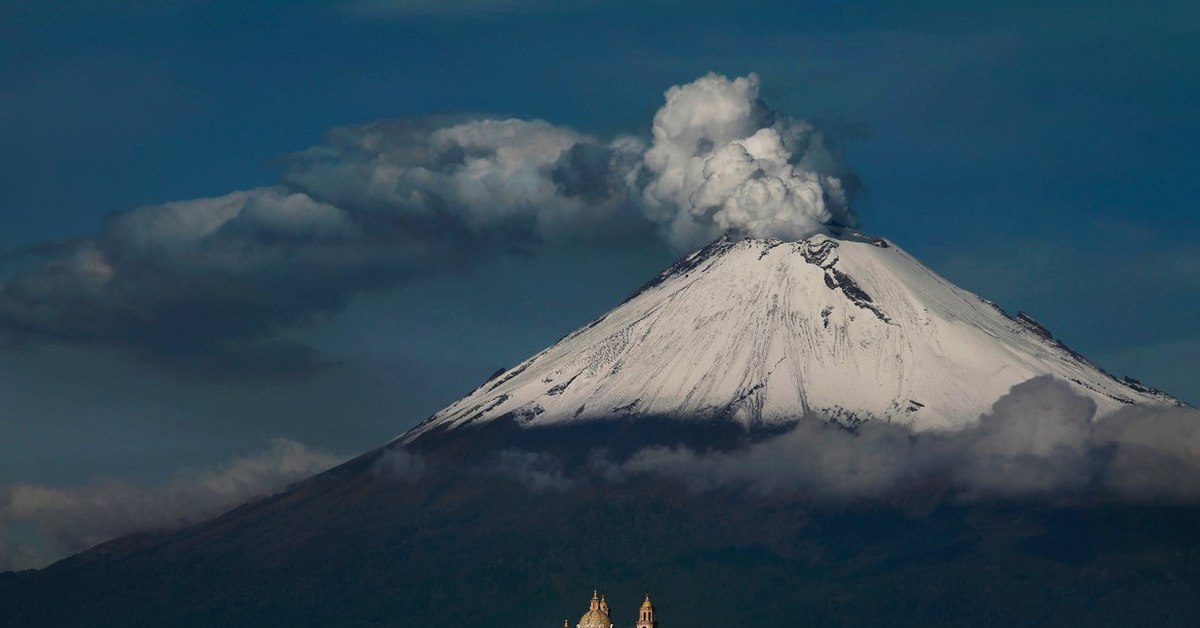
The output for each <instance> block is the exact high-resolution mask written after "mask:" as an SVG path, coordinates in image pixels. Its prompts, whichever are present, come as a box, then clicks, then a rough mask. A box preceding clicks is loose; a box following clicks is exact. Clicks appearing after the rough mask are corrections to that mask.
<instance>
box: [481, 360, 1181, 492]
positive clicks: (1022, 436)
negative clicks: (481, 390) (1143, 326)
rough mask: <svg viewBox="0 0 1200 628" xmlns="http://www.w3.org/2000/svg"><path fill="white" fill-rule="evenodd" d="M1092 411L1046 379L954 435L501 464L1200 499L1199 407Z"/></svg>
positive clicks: (704, 483) (533, 474)
mask: <svg viewBox="0 0 1200 628" xmlns="http://www.w3.org/2000/svg"><path fill="white" fill-rule="evenodd" d="M1095 410H1096V407H1095V404H1094V403H1093V402H1092V401H1091V400H1090V399H1087V398H1085V397H1082V396H1080V395H1078V394H1076V393H1075V392H1074V391H1072V390H1071V388H1070V386H1068V385H1067V384H1066V383H1065V382H1062V381H1059V380H1055V379H1053V378H1051V377H1050V376H1042V377H1037V378H1034V379H1031V380H1029V381H1027V382H1024V383H1021V384H1018V385H1017V386H1014V387H1013V389H1012V390H1011V391H1010V392H1009V393H1008V394H1006V395H1005V396H1004V397H1002V398H1001V399H999V400H998V401H997V402H996V403H995V404H994V406H993V407H992V409H991V411H990V412H988V413H986V414H984V415H983V416H981V417H980V419H979V421H978V422H977V423H976V424H975V425H973V426H971V427H969V428H966V429H962V430H959V431H953V432H941V431H929V432H913V431H911V430H909V429H907V428H905V427H902V426H899V425H894V424H889V423H885V422H868V423H865V424H863V425H860V426H858V427H856V428H855V429H853V430H850V429H846V428H843V427H840V426H838V425H835V424H831V423H827V422H824V421H820V420H816V419H807V420H802V421H800V422H799V423H798V424H797V425H796V426H795V427H794V428H793V429H791V430H790V431H788V432H787V433H785V434H782V435H780V436H777V437H774V438H771V439H769V440H767V441H764V442H761V443H758V444H755V445H752V446H750V447H747V448H744V449H741V450H738V451H734V452H721V453H700V452H697V451H694V450H692V449H689V448H685V447H652V448H647V449H643V450H640V451H638V452H636V453H634V454H633V455H632V456H630V457H629V458H628V459H625V460H621V461H614V460H611V459H608V458H606V457H605V456H604V454H603V452H595V453H594V454H593V456H592V458H591V459H590V461H589V463H588V465H586V467H585V468H584V469H583V470H582V471H581V472H579V473H577V474H573V475H571V476H564V475H562V473H561V472H560V471H559V470H558V467H557V466H556V463H555V461H554V460H551V459H547V457H546V456H545V455H544V454H536V455H535V454H527V455H525V456H522V455H519V454H518V453H515V452H509V457H508V459H507V460H506V461H503V462H502V463H500V464H498V465H497V467H496V470H498V471H499V472H501V473H505V474H507V475H509V476H510V477H513V478H515V479H517V480H519V481H522V482H524V483H525V484H527V485H528V486H529V487H530V488H537V489H544V488H569V487H571V486H572V485H573V483H578V482H589V483H601V484H604V483H621V482H631V481H639V480H641V479H645V478H648V477H650V478H665V479H668V480H672V481H677V482H680V483H682V484H683V485H685V486H687V487H688V488H689V489H691V490H694V491H709V490H717V489H727V488H736V489H739V490H749V491H751V492H753V493H756V494H761V495H772V494H784V495H790V496H797V497H802V498H813V499H833V500H844V499H871V498H885V497H887V496H889V495H893V494H898V493H900V492H903V491H905V490H909V489H912V488H914V487H918V486H926V487H927V486H939V485H940V486H946V487H948V488H949V489H951V494H953V495H954V496H955V497H956V498H958V499H993V498H1017V499H1058V498H1063V497H1077V496H1084V495H1091V496H1101V497H1108V498H1118V499H1123V500H1129V501H1195V500H1196V499H1197V498H1200V462H1198V461H1200V411H1198V410H1196V409H1193V408H1149V407H1129V408H1126V409H1124V410H1121V411H1119V412H1117V413H1115V414H1112V415H1108V416H1105V417H1102V418H1099V419H1097V418H1095ZM514 461H517V462H521V463H523V464H515V463H514Z"/></svg>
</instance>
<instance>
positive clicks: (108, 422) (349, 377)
mask: <svg viewBox="0 0 1200 628" xmlns="http://www.w3.org/2000/svg"><path fill="white" fill-rule="evenodd" d="M1198 25H1200V9H1197V8H1196V7H1194V6H1189V5H1188V4H1187V3H1178V2H1163V3H1153V2H1151V3H1145V4H1142V5H1138V6H1137V7H1131V6H1128V5H1127V4H1125V3H1116V2H1086V3H1084V2H1078V3H1053V5H1052V6H1051V5H1050V4H1048V3H1018V2H994V3H988V4H986V5H978V6H975V5H972V6H968V5H965V4H963V3H950V2H930V3H888V2H873V3H855V4H850V3H844V2H768V1H762V2H758V1H754V0H747V1H745V2H739V3H734V4H724V3H697V2H675V1H667V0H659V1H653V0H651V1H643V2H636V3H634V2H599V1H594V2H572V3H563V2H521V1H519V0H509V1H488V0H474V1H464V2H458V3H452V2H425V1H421V0H418V1H413V2H402V1H395V2H389V1H386V0H381V1H377V2H369V1H368V2H348V3H316V2H279V3H233V2H206V1H201V0H196V1H181V2H165V3H154V4H147V3H139V2H117V3H104V4H99V3H90V2H61V3H2V4H0V86H2V87H0V147H3V149H4V150H3V151H0V189H3V190H4V191H5V197H4V201H3V202H4V206H3V213H2V214H0V220H2V221H3V222H2V223H0V225H2V228H0V250H4V251H8V252H10V254H9V255H7V256H6V257H5V259H4V265H5V268H4V270H3V271H2V272H3V273H4V276H9V275H10V274H11V273H14V272H17V271H16V269H17V268H18V267H20V266H21V265H22V264H28V263H30V262H29V261H28V260H30V259H40V258H39V257H38V256H40V255H43V253H42V252H43V251H51V252H52V251H55V250H58V249H56V248H55V247H56V246H58V247H60V248H61V247H62V246H66V245H64V244H62V243H64V242H65V243H68V244H69V243H70V242H72V241H76V239H78V238H85V239H86V238H90V237H93V236H94V235H95V234H97V233H98V232H100V231H101V230H103V229H105V224H106V222H105V221H106V220H108V218H107V217H110V216H112V215H114V214H119V213H121V212H126V211H128V210H131V209H133V208H137V207H141V206H148V205H156V204H161V203H166V202H169V201H179V200H187V199H195V198H202V197H216V196H220V195H224V194H227V193H229V192H233V191H235V190H247V189H252V188H259V187H261V186H270V185H274V184H276V183H277V182H279V181H280V180H281V177H287V176H289V172H292V170H289V169H290V168H293V167H294V164H295V162H296V158H295V157H294V156H293V157H289V155H294V154H295V153H297V152H299V151H303V150H305V149H307V148H309V147H312V146H319V145H325V144H328V142H329V141H330V139H329V137H330V136H329V133H330V131H331V130H332V129H337V128H343V127H348V126H354V125H364V124H368V123H372V122H374V121H379V120H389V119H404V120H419V119H426V118H428V117H429V116H456V117H462V118H472V117H478V116H482V115H489V116H515V117H519V118H524V119H542V120H546V121H548V122H549V123H552V124H553V125H558V126H561V127H569V128H571V129H574V130H576V131H578V132H580V133H584V134H588V135H591V136H595V137H601V138H610V137H613V136H615V135H619V134H633V135H637V136H641V137H648V135H649V130H650V125H651V120H652V118H653V116H654V114H655V111H656V110H658V108H659V107H660V106H661V105H662V102H663V92H664V91H665V90H666V89H667V88H669V87H670V86H672V85H679V84H684V83H687V82H689V81H692V80H694V79H696V78H697V77H700V76H702V75H704V74H705V73H706V72H710V71H715V72H719V73H723V74H726V75H728V76H743V75H746V74H748V73H750V72H756V73H758V75H760V76H761V84H762V87H761V97H762V98H763V99H764V100H765V101H767V102H768V103H769V104H770V106H771V107H773V108H774V109H776V110H778V111H780V112H785V113H787V114H791V115H794V116H798V117H803V118H806V119H809V120H812V121H814V122H815V123H816V124H818V125H819V126H820V127H821V128H823V129H826V130H828V132H829V134H830V136H831V137H833V138H835V139H836V140H837V142H838V144H839V145H840V146H841V147H842V148H844V151H845V161H846V163H847V164H848V166H849V167H850V168H851V169H852V170H853V172H854V173H855V175H856V177H857V178H858V179H859V180H860V181H861V182H862V186H863V190H862V192H861V193H860V194H859V196H858V197H857V198H856V200H855V203H854V207H855V210H856V212H857V214H858V216H859V218H860V221H861V225H862V227H863V229H864V230H866V231H869V232H872V233H877V234H880V235H884V236H887V237H889V238H891V239H893V240H895V241H896V242H898V243H899V244H900V245H902V246H904V247H905V248H907V249H908V250H909V251H910V252H912V253H913V254H915V255H916V256H917V257H919V258H920V259H922V260H924V261H925V262H926V263H928V264H929V265H930V266H932V267H933V268H934V269H935V270H937V271H939V272H941V273H943V274H944V275H946V276H947V277H948V278H950V279H951V280H953V281H955V282H957V283H959V284H960V285H962V286H964V287H966V288H968V289H970V290H972V291H974V292H976V293H978V294H980V295H983V296H985V297H988V298H991V299H992V300H995V301H997V302H998V303H1000V304H1001V305H1003V306H1004V307H1005V308H1007V309H1008V310H1009V311H1016V310H1026V311H1028V312H1030V313H1032V314H1033V315H1034V316H1035V317H1036V318H1037V319H1038V320H1040V321H1042V322H1043V323H1045V324H1046V325H1047V326H1048V327H1049V328H1050V329H1052V330H1053V331H1054V332H1055V333H1056V335H1058V336H1059V337H1061V338H1062V339H1064V340H1065V341H1066V342H1067V343H1068V344H1070V345H1071V346H1073V347H1074V348H1076V349H1078V350H1079V351H1081V352H1082V353H1084V354H1085V355H1088V356H1090V357H1092V358H1093V359H1095V360H1096V361H1098V362H1099V363H1100V364H1101V365H1102V366H1104V367H1105V368H1107V369H1109V370H1111V371H1113V372H1115V373H1118V374H1130V375H1133V376H1135V377H1138V378H1140V379H1142V380H1143V381H1145V382H1147V383H1150V384H1152V385H1156V386H1159V387H1161V388H1164V389H1166V390H1167V391H1169V392H1171V393H1174V394H1176V395H1178V396H1180V397H1182V398H1184V399H1186V400H1188V401H1190V402H1192V403H1196V402H1200V377H1197V376H1196V375H1195V370H1194V367H1193V366H1192V364H1193V362H1194V359H1193V357H1192V356H1194V355H1197V354H1198V353H1200V331H1198V330H1197V328H1196V324H1195V318H1196V315H1197V313H1200V244H1197V243H1198V242H1200V212H1198V211H1197V207H1196V201H1195V199H1196V198H1198V196H1200V183H1198V179H1197V177H1195V176H1194V172H1193V171H1194V169H1195V167H1196V166H1197V165H1198V164H1200V159H1198V157H1200V155H1198V151H1200V148H1198V147H1200V121H1198V119H1197V117H1196V115H1195V111H1196V103H1197V102H1198V101H1200V32H1197V31H1198V30H1200V26H1198ZM501 240H502V239H501V238H498V237H497V238H491V239H482V240H480V239H471V240H466V241H458V240H456V241H454V242H453V243H452V244H453V247H459V248H457V249H454V250H455V251H457V254H455V255H450V254H448V253H446V252H445V251H443V254H442V255H441V256H439V257H437V258H436V259H437V261H436V263H424V264H417V265H405V264H400V265H395V266H393V265H392V264H398V263H397V262H396V261H395V260H394V259H393V258H390V257H385V258H381V260H382V261H379V262H377V264H378V265H379V268H381V269H383V270H386V271H388V272H392V273H395V274H396V276H394V277H393V276H389V278H388V280H386V281H382V280H378V278H377V277H374V276H372V277H365V278H364V277H362V276H358V275H355V276H354V277H353V279H354V280H355V281H361V282H362V283H361V287H360V286H359V284H355V286H354V288H353V289H348V290H337V289H333V288H331V287H330V286H332V285H334V283H330V284H328V285H327V284H319V285H317V287H315V288H313V289H314V291H315V292H314V294H315V296H314V299H315V301H316V302H318V303H319V307H317V306H313V307H308V306H307V305H306V306H305V307H306V308H308V309H304V308H301V309H304V311H303V315H297V316H284V317H283V318H279V317H276V318H269V319H264V320H265V321H266V322H265V323H263V324H272V325H274V324H278V323H279V321H281V320H283V321H284V322H285V323H286V324H285V325H283V327H285V328H286V329H283V331H281V332H280V333H279V336H280V338H274V340H280V339H282V340H284V341H286V342H281V343H278V346H276V345H272V347H270V348H271V349H272V350H275V349H278V353H277V354H274V353H273V354H271V355H266V356H265V357H264V356H262V355H258V354H255V355H254V356H250V357H247V356H246V355H244V354H238V355H237V356H235V357H236V358H237V359H232V358H231V356H230V355H227V354H213V355H208V354H204V355H200V354H201V353H202V352H200V351H199V350H198V348H197V346H196V345H197V344H202V343H197V342H193V340H195V338H199V339H201V340H204V341H206V342H207V340H206V339H207V338H208V337H207V336H204V335H203V332H196V333H198V334H199V335H197V336H195V337H194V338H191V339H189V338H188V336H189V335H190V334H191V333H192V332H191V331H189V330H193V329H196V328H197V327H196V326H197V325H198V324H200V323H204V324H213V325H217V324H218V323H221V321H225V322H228V321H227V319H225V318H222V317H221V315H220V312H218V310H219V309H220V307H223V306H222V304H226V303H234V304H237V303H241V302H240V301H219V302H216V303H217V305H213V303H214V302H210V301H205V300H204V299H198V300H197V301H196V302H195V303H193V304H190V305H189V307H191V309H188V310H172V312H173V314H172V315H173V316H178V315H179V312H180V311H183V312H185V314H183V315H182V317H181V318H180V319H179V325H178V326H166V327H163V328H162V329H163V331H162V334H160V335H158V336H155V337H154V338H153V339H150V340H147V339H144V338H138V337H136V336H134V335H131V334H130V333H128V332H127V330H125V328H119V329H118V328H114V327H112V326H105V325H103V324H101V323H103V322H104V321H100V322H99V323H96V325H97V326H96V328H95V330H92V331H87V332H86V333H84V332H83V331H80V332H79V333H78V334H72V333H67V332H63V331H62V330H61V329H60V330H57V331H56V333H55V334H52V335H50V336H49V337H47V336H45V335H43V336H36V335H34V336H28V335H24V334H13V336H12V337H11V338H9V339H7V340H5V346H4V349H3V352H4V353H3V357H0V483H6V482H48V483H67V484H70V483H80V482H87V481H91V480H94V479H95V478H97V477H116V478H120V479H132V480H153V479H155V478H161V477H165V476H166V475H168V474H170V473H172V472H174V471H177V470H178V469H180V468H183V467H187V466H198V465H211V464H214V463H218V462H220V461H222V460H226V459H228V458H229V457H230V456H234V455H242V454H245V453H247V452H250V451H255V450H258V449H260V448H261V447H262V446H263V443H265V442H267V441H268V439H271V438H274V437H280V436H282V437H288V438H292V439H295V440H298V441H301V442H303V443H306V444H307V445H309V446H312V447H315V448H319V449H322V450H326V451H333V452H336V453H343V454H352V453H355V452H358V451H361V450H364V449H367V448H369V447H372V446H374V445H377V444H379V443H380V442H382V441H384V440H386V439H387V438H390V437H392V436H394V435H396V434H398V433H400V432H402V431H403V430H405V429H406V428H407V427H409V426H411V425H412V424H414V423H415V422H417V421H419V420H420V419H422V418H424V417H425V416H426V415H428V414H430V413H431V412H433V411H435V410H437V409H438V408H440V407H441V406H443V405H444V404H446V403H448V402H449V401H451V400H453V399H454V398H456V397H458V396H460V395H461V394H462V393H464V392H466V391H467V390H469V389H470V388H472V387H473V386H474V385H475V384H476V383H477V382H478V381H479V380H481V379H482V378H484V377H486V376H487V375H488V374H490V373H491V372H492V371H494V370H495V369H496V368H498V367H500V366H504V365H511V364H513V363H515V362H516V361H518V360H520V359H522V358H523V357H525V356H527V355H528V354H530V353H533V352H535V351H536V350H538V349H540V348H541V347H543V346H544V345H546V344H548V343H550V342H553V341H554V340H556V339H557V338H559V337H561V336H562V335H563V334H565V333H566V332H568V331H570V330H571V329H573V328H574V327H576V326H578V325H579V324H582V323H584V322H586V321H587V320H589V319H591V318H592V317H594V316H595V315H597V314H599V313H601V312H603V311H605V310H606V309H608V308H609V307H611V305H613V304H615V303H617V302H619V301H620V300H621V299H622V298H623V297H624V296H625V295H627V294H628V293H630V292H631V291H632V290H633V289H635V288H636V287H637V286H638V285H640V284H641V283H642V282H643V281H644V280H645V279H646V278H647V277H648V276H650V275H652V274H653V273H654V272H656V271H657V270H658V269H660V268H661V267H662V266H663V265H664V264H666V263H669V261H670V260H671V259H672V258H673V257H674V255H675V253H676V252H675V251H674V250H672V249H670V248H669V247H668V246H666V245H665V244H663V243H662V242H661V241H660V240H658V239H656V238H654V237H652V236H650V235H646V234H642V233H640V232H638V231H637V230H636V229H633V230H628V231H620V230H618V231H617V232H616V233H614V234H612V235H611V237H607V238H605V239H603V240H602V241H595V242H589V243H585V244H583V245H574V244H570V245H566V246H563V245H557V244H545V245H541V244H539V245H531V244H529V243H526V242H515V243H514V241H512V240H510V239H503V241H501ZM542 244H544V243H542ZM453 247H450V248H451V249H453ZM31 250H32V251H34V253H32V254H31V253H30V252H29V251H31ZM481 251H483V252H481ZM50 254H52V253H50ZM31 255H32V257H31ZM372 263H373V264H375V263H376V262H372ZM372 268H375V266H372ZM396 269H400V270H396ZM381 272H382V271H381ZM384 274H386V273H384ZM401 274H402V275H403V276H402V277H400V275H401ZM299 276H300V277H301V278H303V275H302V274H301V275H299ZM285 279H286V281H285V282H284V283H286V282H288V281H291V282H294V283H295V285H304V284H303V283H300V282H299V280H298V279H297V277H296V276H291V275H289V276H288V277H287V278H285ZM330 281H331V282H332V281H333V280H330ZM337 281H341V279H338V280H337ZM317 283H319V282H317ZM205 294H209V293H205ZM211 294H216V295H219V296H220V297H221V298H225V297H226V296H228V295H227V294H226V293H225V292H223V291H221V290H218V291H216V292H213V293H211ZM297 294H300V295H303V294H305V293H304V292H303V291H300V292H288V293H286V294H281V295H278V298H277V299H275V300H268V301H267V305H266V306H264V307H267V308H268V309H271V311H272V312H273V313H276V314H277V313H278V311H279V310H285V309H287V308H289V307H294V306H295V302H294V301H292V299H294V298H296V295H297ZM206 308H209V309H211V311H206ZM214 321H216V322H214ZM94 322H95V321H92V320H83V321H81V322H79V323H78V324H81V325H85V326H86V325H90V324H92V323H94ZM251 322H255V321H251ZM221 324H223V323H221ZM89 330H90V328H89ZM114 330H115V331H114ZM68 331H70V330H68ZM172 333H174V334H178V337H172V336H171V335H170V334H172ZM176 340H177V341H178V342H174V341H176ZM292 352H299V353H292ZM292 355H299V356H300V358H302V359H299V360H298V361H299V362H301V363H303V364H306V365H310V366H309V367H306V368H293V369H287V368H285V369H280V368H277V367H278V364H276V363H275V362H277V361H278V359H279V358H280V356H282V358H283V360H285V361H286V360H287V359H288V356H292ZM260 358H261V360H260Z"/></svg>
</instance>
